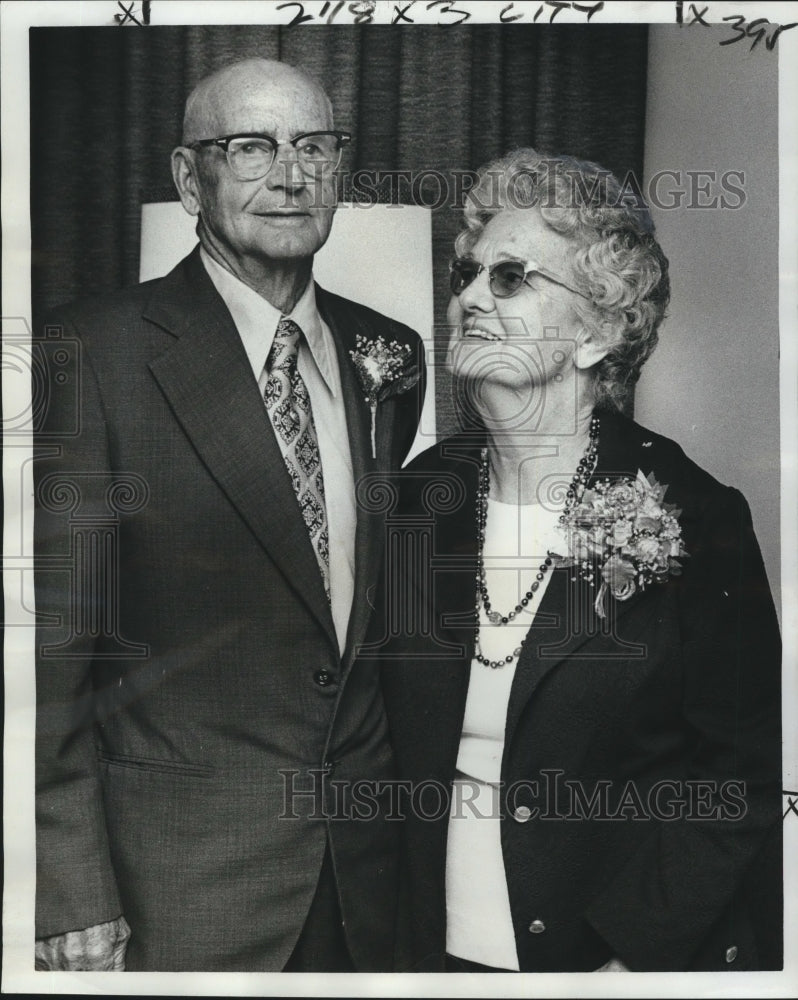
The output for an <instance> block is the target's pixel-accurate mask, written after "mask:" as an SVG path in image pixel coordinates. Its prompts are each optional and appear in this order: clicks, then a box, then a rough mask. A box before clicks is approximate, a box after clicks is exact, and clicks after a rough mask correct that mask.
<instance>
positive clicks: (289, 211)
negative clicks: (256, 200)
mask: <svg viewBox="0 0 798 1000" xmlns="http://www.w3.org/2000/svg"><path fill="white" fill-rule="evenodd" d="M253 215H257V216H260V217H261V218H263V219H301V218H305V217H307V216H308V215H310V212H307V211H305V210H304V209H301V208H275V209H272V210H271V211H269V212H253Z"/></svg>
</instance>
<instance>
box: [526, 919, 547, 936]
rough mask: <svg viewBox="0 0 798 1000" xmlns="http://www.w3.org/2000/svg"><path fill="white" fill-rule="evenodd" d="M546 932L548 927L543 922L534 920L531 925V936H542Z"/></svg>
mask: <svg viewBox="0 0 798 1000" xmlns="http://www.w3.org/2000/svg"><path fill="white" fill-rule="evenodd" d="M545 930H546V925H545V924H544V923H543V921H542V920H533V921H532V923H531V924H530V925H529V933H530V934H542V933H543V931H545Z"/></svg>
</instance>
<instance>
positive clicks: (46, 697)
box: [34, 322, 121, 938]
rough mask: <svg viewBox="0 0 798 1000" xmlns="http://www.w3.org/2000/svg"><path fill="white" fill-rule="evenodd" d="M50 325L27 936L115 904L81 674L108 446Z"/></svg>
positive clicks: (45, 348)
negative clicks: (33, 857) (33, 859)
mask: <svg viewBox="0 0 798 1000" xmlns="http://www.w3.org/2000/svg"><path fill="white" fill-rule="evenodd" d="M59 328H60V337H58V338H57V339H56V340H55V341H52V342H51V341H49V340H45V341H40V342H39V343H38V344H37V345H36V346H35V348H34V349H35V350H37V351H39V359H40V361H41V366H40V371H41V373H42V379H41V386H40V387H42V388H43V390H44V392H43V397H42V410H43V416H42V418H41V424H40V426H39V427H38V428H37V430H36V432H35V463H34V483H35V522H34V545H35V548H34V551H35V593H36V614H37V629H36V698H37V705H36V847H37V884H36V937H37V938H42V937H50V936H52V935H54V934H60V933H63V932H66V931H70V930H78V929H82V928H85V927H90V926H93V925H94V924H98V923H103V922H105V921H108V920H112V919H114V918H116V917H118V916H119V915H120V913H121V906H120V903H119V898H118V894H117V889H116V883H115V879H114V874H113V870H112V866H111V859H110V854H109V849H108V840H107V834H106V828H105V820H104V813H103V805H102V791H101V787H100V777H99V772H98V760H97V750H96V740H95V724H94V699H93V678H92V662H93V658H94V657H95V656H96V654H97V652H98V648H97V636H98V635H99V634H101V633H102V625H101V622H102V621H103V620H104V615H105V611H106V603H107V597H106V593H104V592H98V590H102V588H98V586H97V584H98V583H99V582H100V581H102V580H103V579H107V577H106V576H105V571H106V570H108V569H109V567H108V566H105V567H103V568H102V569H100V563H101V562H102V560H103V558H104V555H103V548H102V545H100V546H99V547H98V548H97V549H96V551H94V552H92V550H91V547H92V546H93V545H95V543H96V542H97V540H98V539H100V538H101V533H102V524H103V522H105V523H106V524H107V521H108V511H107V506H106V492H107V489H108V487H109V483H110V482H111V473H110V461H109V451H108V443H107V439H106V427H105V420H104V416H103V409H102V402H101V399H100V393H99V389H98V386H97V381H96V379H95V376H94V374H93V372H92V369H91V366H90V364H89V363H88V358H87V356H86V352H85V349H83V346H82V345H81V344H80V343H79V342H78V340H77V338H75V337H74V336H73V334H72V331H70V330H69V329H68V328H66V327H65V326H64V325H63V323H52V322H51V323H50V324H49V325H48V329H49V331H50V335H52V333H53V331H54V330H57V329H59ZM65 359H66V360H65ZM93 529H94V531H93ZM92 538H93V539H94V541H92ZM92 559H95V561H92ZM98 570H99V572H98Z"/></svg>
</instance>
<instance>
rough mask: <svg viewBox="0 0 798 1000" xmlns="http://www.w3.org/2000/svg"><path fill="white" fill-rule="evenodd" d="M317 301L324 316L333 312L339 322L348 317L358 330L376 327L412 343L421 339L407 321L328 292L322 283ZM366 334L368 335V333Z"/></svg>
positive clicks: (397, 338) (402, 341)
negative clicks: (401, 320) (403, 321)
mask: <svg viewBox="0 0 798 1000" xmlns="http://www.w3.org/2000/svg"><path fill="white" fill-rule="evenodd" d="M316 302H317V305H318V308H319V312H320V313H321V314H322V316H324V315H325V314H326V313H328V312H333V313H334V314H335V315H336V316H337V317H338V319H339V322H340V321H341V320H343V319H346V320H347V321H349V322H351V323H352V324H353V326H354V327H355V329H356V330H357V331H358V332H360V329H359V328H362V330H363V332H364V333H365V332H366V331H369V330H370V331H374V330H375V329H376V330H378V331H379V333H380V335H381V336H383V337H386V338H389V339H393V340H397V341H399V342H400V343H404V344H411V345H414V344H417V343H418V342H419V341H420V340H421V338H420V337H419V335H418V334H417V333H416V331H415V330H413V329H412V328H411V327H409V326H407V325H406V324H405V323H400V322H399V320H396V319H392V318H391V317H390V316H385V315H384V314H383V313H381V312H378V311H377V310H376V309H372V308H371V307H370V306H364V305H362V304H361V303H360V302H355V301H354V300H353V299H347V298H344V297H343V296H342V295H336V294H335V292H328V291H327V290H326V289H325V288H322V287H321V286H320V285H316ZM366 335H367V336H368V333H366ZM372 336H373V333H372Z"/></svg>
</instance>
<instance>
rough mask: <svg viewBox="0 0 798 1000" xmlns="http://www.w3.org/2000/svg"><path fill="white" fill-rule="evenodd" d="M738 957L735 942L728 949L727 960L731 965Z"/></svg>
mask: <svg viewBox="0 0 798 1000" xmlns="http://www.w3.org/2000/svg"><path fill="white" fill-rule="evenodd" d="M735 958H737V945H736V944H733V945H732V946H731V948H727V949H726V962H727V964H729V965H731V964H732V962H733V961H734V960H735Z"/></svg>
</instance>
